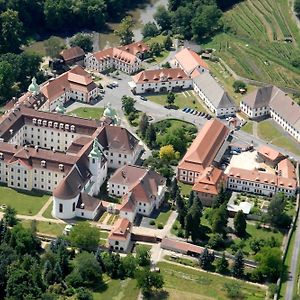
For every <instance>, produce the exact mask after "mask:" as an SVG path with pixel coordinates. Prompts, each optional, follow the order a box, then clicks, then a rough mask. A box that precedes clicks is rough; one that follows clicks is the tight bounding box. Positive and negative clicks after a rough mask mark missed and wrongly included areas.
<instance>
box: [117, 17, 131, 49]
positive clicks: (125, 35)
mask: <svg viewBox="0 0 300 300" xmlns="http://www.w3.org/2000/svg"><path fill="white" fill-rule="evenodd" d="M132 29H133V20H132V17H131V16H127V17H125V18H124V19H122V21H121V23H120V25H119V28H118V29H117V30H115V34H116V35H117V36H118V37H119V38H120V43H121V45H128V44H130V43H132V42H133V31H132Z"/></svg>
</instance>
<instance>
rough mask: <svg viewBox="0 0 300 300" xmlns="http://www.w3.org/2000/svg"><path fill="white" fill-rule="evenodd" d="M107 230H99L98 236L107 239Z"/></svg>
mask: <svg viewBox="0 0 300 300" xmlns="http://www.w3.org/2000/svg"><path fill="white" fill-rule="evenodd" d="M108 234H109V233H108V231H103V230H102V231H100V237H101V239H107V238H108Z"/></svg>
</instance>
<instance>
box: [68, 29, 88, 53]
mask: <svg viewBox="0 0 300 300" xmlns="http://www.w3.org/2000/svg"><path fill="white" fill-rule="evenodd" d="M70 45H71V46H72V47H74V46H78V47H80V48H81V49H83V51H84V52H92V51H93V40H92V38H91V37H90V36H89V35H87V34H82V33H78V34H76V35H75V36H74V37H73V38H72V39H71V41H70Z"/></svg>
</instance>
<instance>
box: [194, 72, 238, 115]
mask: <svg viewBox="0 0 300 300" xmlns="http://www.w3.org/2000/svg"><path fill="white" fill-rule="evenodd" d="M194 84H195V85H196V86H197V87H198V88H199V89H200V90H201V91H202V92H203V94H204V95H205V96H206V97H207V98H208V99H209V101H210V102H211V103H212V105H213V106H214V107H215V108H216V109H217V108H231V107H235V104H234V102H233V100H232V99H231V97H230V96H229V95H228V94H227V92H225V91H224V89H223V88H222V87H221V86H220V85H219V84H218V82H217V81H216V80H215V78H213V77H212V76H211V75H210V74H209V73H208V72H204V73H202V74H201V75H199V76H196V77H195V78H194Z"/></svg>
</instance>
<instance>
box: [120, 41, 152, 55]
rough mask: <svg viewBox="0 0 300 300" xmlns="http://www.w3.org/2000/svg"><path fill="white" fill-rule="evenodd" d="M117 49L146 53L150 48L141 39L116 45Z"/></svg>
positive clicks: (131, 52) (136, 53) (134, 53)
mask: <svg viewBox="0 0 300 300" xmlns="http://www.w3.org/2000/svg"><path fill="white" fill-rule="evenodd" d="M118 48H119V49H121V50H123V51H127V52H129V53H130V54H133V55H135V56H136V55H138V54H139V53H146V52H148V51H149V50H150V47H149V46H148V45H147V44H145V43H144V42H143V41H139V42H134V43H131V44H129V45H125V46H121V47H118Z"/></svg>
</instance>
